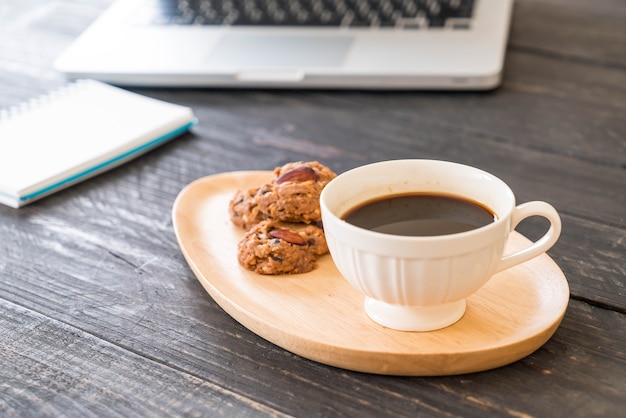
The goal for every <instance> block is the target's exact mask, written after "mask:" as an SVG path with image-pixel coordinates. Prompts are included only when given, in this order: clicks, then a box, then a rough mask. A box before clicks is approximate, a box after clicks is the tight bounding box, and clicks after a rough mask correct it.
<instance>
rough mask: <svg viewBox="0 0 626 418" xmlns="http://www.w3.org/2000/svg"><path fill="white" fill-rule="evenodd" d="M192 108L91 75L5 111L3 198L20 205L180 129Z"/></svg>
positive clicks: (1, 119) (0, 149) (190, 120)
mask: <svg viewBox="0 0 626 418" xmlns="http://www.w3.org/2000/svg"><path fill="white" fill-rule="evenodd" d="M194 123H195V117H194V115H193V112H192V110H191V109H190V108H188V107H185V106H180V105H176V104H172V103H168V102H164V101H161V100H157V99H153V98H149V97H146V96H142V95H140V94H136V93H133V92H130V91H127V90H123V89H120V88H117V87H113V86H111V85H108V84H104V83H101V82H98V81H94V80H79V81H77V82H75V83H72V84H71V85H69V86H67V87H66V88H64V89H62V90H59V91H54V92H51V93H50V94H48V95H46V96H44V97H41V98H38V99H36V100H33V101H31V102H30V103H27V104H23V105H22V106H20V107H17V108H13V109H11V110H9V111H2V113H1V114H0V203H3V204H5V205H8V206H11V207H15V208H17V207H20V206H23V205H25V204H27V203H30V202H32V201H34V200H37V199H40V198H41V197H43V196H46V195H48V194H50V193H53V192H56V191H58V190H60V189H63V188H65V187H68V186H70V185H72V184H74V183H77V182H79V181H82V180H84V179H86V178H89V177H91V176H93V175H95V174H98V173H101V172H103V171H105V170H108V169H110V168H112V167H115V166H117V165H119V164H121V163H123V162H125V161H128V160H129V159H131V158H134V157H136V156H138V155H140V154H142V153H144V152H146V151H148V150H149V149H151V148H153V147H155V146H157V145H159V144H161V143H163V142H165V141H167V140H169V139H172V138H173V137H175V136H177V135H180V134H181V133H183V132H185V131H187V130H188V129H189V128H190V127H191V126H193V124H194Z"/></svg>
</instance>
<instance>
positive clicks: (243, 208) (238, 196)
mask: <svg viewBox="0 0 626 418" xmlns="http://www.w3.org/2000/svg"><path fill="white" fill-rule="evenodd" d="M258 190H259V188H258V187H257V188H252V189H247V190H238V191H237V193H235V195H234V196H233V198H232V199H231V200H230V203H229V205H228V212H229V214H230V220H231V221H232V222H233V223H234V224H235V225H237V226H239V227H241V228H243V229H249V228H251V227H252V226H253V225H256V224H257V223H259V222H261V221H262V220H264V219H266V218H267V216H265V214H263V213H262V212H261V211H260V210H259V206H258V205H257V202H256V198H255V196H256V193H257V191H258Z"/></svg>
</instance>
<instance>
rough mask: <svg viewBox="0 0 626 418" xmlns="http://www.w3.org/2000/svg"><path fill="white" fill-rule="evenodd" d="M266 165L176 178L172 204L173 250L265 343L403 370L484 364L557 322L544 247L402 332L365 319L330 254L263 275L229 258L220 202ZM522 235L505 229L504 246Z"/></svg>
mask: <svg viewBox="0 0 626 418" xmlns="http://www.w3.org/2000/svg"><path fill="white" fill-rule="evenodd" d="M271 176H272V173H271V172H269V171H245V172H232V173H223V174H218V175H214V176H209V177H205V178H202V179H199V180H197V181H195V182H193V183H191V184H189V185H188V186H187V187H185V188H184V189H183V190H182V191H181V193H180V194H179V196H178V197H177V199H176V202H175V203H174V207H173V221H174V229H175V232H176V236H177V238H178V242H179V244H180V248H181V250H182V253H183V254H184V256H185V258H186V260H187V262H188V263H189V266H190V267H191V269H192V270H193V272H194V273H195V275H196V276H197V278H198V280H199V281H200V283H202V286H204V288H205V289H206V291H207V292H208V293H209V295H211V297H212V298H213V299H214V300H215V301H216V302H217V303H218V304H219V305H220V306H221V307H222V308H223V309H224V310H225V311H226V312H228V313H229V314H230V315H231V316H232V317H233V318H235V319H236V320H237V321H239V322H240V323H241V324H243V325H244V326H245V327H247V328H248V329H249V330H251V331H252V332H254V333H256V334H258V335H259V336H261V337H263V338H265V339H267V340H268V341H271V342H272V343H274V344H276V345H278V346H280V347H282V348H284V349H286V350H289V351H291V352H293V353H296V354H299V355H301V356H303V357H306V358H308V359H311V360H314V361H318V362H321V363H324V364H328V365H331V366H336V367H340V368H345V369H349V370H355V371H361V372H368V373H379V374H389V375H407V376H433V375H451V374H461V373H469V372H477V371H482V370H487V369H491V368H495V367H499V366H503V365H505V364H509V363H512V362H514V361H516V360H519V359H521V358H523V357H525V356H527V355H529V354H530V353H532V352H533V351H535V350H536V349H538V348H539V347H541V346H542V345H543V344H544V343H545V342H546V341H547V340H548V339H549V338H550V337H551V336H552V334H553V333H554V332H555V331H556V329H557V327H558V326H559V324H560V322H561V320H562V318H563V315H564V314H565V310H566V308H567V304H568V300H569V287H568V284H567V280H566V279H565V276H564V275H563V272H562V271H561V270H560V269H559V267H558V266H557V265H556V264H555V263H554V261H553V260H552V259H551V258H550V257H549V256H548V255H546V254H543V255H541V256H539V257H537V258H535V259H533V260H531V261H529V262H526V263H524V264H521V265H519V266H516V267H514V268H511V269H509V270H506V271H504V272H501V273H499V274H497V275H495V276H494V277H493V278H492V279H491V280H490V281H489V282H488V283H487V284H486V285H485V286H484V287H483V288H482V289H481V290H480V291H478V292H477V293H475V294H474V295H472V296H471V297H470V298H469V299H468V300H467V312H466V313H465V315H464V317H463V318H462V319H461V320H460V321H459V322H457V323H455V324H454V325H452V326H450V327H447V328H444V329H441V330H437V331H430V332H403V331H395V330H392V329H388V328H385V327H382V326H380V325H378V324H376V323H374V322H373V321H371V320H370V319H369V318H368V317H367V315H366V314H365V311H364V310H363V300H364V296H363V295H362V294H361V293H359V292H358V291H357V290H356V289H354V288H353V287H352V286H351V285H350V284H349V283H348V282H347V281H346V280H344V279H343V277H342V276H341V275H340V274H339V272H338V271H337V269H336V268H335V265H334V264H333V261H332V259H331V257H330V255H327V256H324V257H322V258H321V259H320V262H319V268H318V269H316V270H314V271H312V272H310V273H306V274H300V275H286V276H262V275H259V274H255V273H252V272H250V271H248V270H245V269H243V268H242V267H241V266H240V265H239V264H238V262H237V242H238V241H239V239H240V237H241V236H242V235H243V232H244V231H243V230H242V229H240V228H238V227H236V226H234V225H233V224H232V223H231V222H230V220H229V215H228V203H229V201H230V199H231V197H232V196H233V195H234V193H235V191H237V190H238V189H244V188H249V187H257V186H260V185H262V184H263V183H265V182H266V181H267V180H269V179H270V178H271ZM527 244H528V240H527V239H526V238H524V237H523V236H522V235H520V234H518V233H516V232H513V233H512V234H511V238H510V240H509V246H508V251H513V250H515V249H517V248H520V247H523V246H525V245H527Z"/></svg>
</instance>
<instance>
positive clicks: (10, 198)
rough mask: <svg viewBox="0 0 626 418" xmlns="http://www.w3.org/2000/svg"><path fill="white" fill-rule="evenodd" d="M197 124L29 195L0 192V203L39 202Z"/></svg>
mask: <svg viewBox="0 0 626 418" xmlns="http://www.w3.org/2000/svg"><path fill="white" fill-rule="evenodd" d="M197 123H198V120H197V118H193V119H192V120H191V121H190V122H188V123H186V124H184V125H182V126H180V127H178V128H176V129H174V130H172V131H170V132H168V133H166V134H164V135H161V136H159V137H157V138H155V139H153V140H151V141H148V142H145V143H144V144H142V145H140V146H138V147H135V148H133V149H131V150H128V151H126V152H123V153H121V154H119V155H117V156H115V157H113V158H110V159H108V160H105V161H102V162H100V163H98V164H96V165H94V166H92V167H90V168H88V169H86V170H83V171H80V172H78V173H75V174H73V175H71V176H69V177H67V178H65V179H63V180H60V181H58V182H55V183H53V184H50V185H47V186H45V187H42V188H41V189H39V190H37V191H34V192H31V193H29V194H26V195H24V196H14V195H9V194H7V193H3V192H0V197H1V198H0V202H2V203H5V204H7V205H9V206H11V207H14V208H19V207H22V206H25V205H27V204H29V203H32V202H34V201H35V200H39V199H41V198H43V197H45V196H48V195H50V194H53V193H55V192H58V191H60V190H62V189H65V188H67V187H69V186H72V185H74V184H76V183H79V182H82V181H84V180H87V179H89V178H91V177H93V176H95V175H97V174H101V173H103V172H105V171H108V170H110V169H113V168H115V167H117V166H119V165H121V164H123V163H125V162H127V161H130V160H132V159H134V158H136V157H139V156H140V155H142V154H144V153H146V152H148V151H150V150H152V149H154V148H156V147H158V146H159V145H161V144H164V143H165V142H168V141H170V140H172V139H174V138H176V137H177V136H180V135H182V134H184V133H185V132H187V131H189V129H191V128H192V127H193V126H194V125H196V124H197Z"/></svg>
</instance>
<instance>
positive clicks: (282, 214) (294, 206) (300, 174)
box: [255, 161, 336, 223]
mask: <svg viewBox="0 0 626 418" xmlns="http://www.w3.org/2000/svg"><path fill="white" fill-rule="evenodd" d="M274 176H275V178H274V180H273V181H272V182H270V183H268V184H266V185H264V186H261V187H260V188H259V190H258V191H257V193H256V197H255V200H256V203H257V205H258V208H259V210H260V211H261V212H262V213H264V214H265V215H266V216H267V217H268V218H271V219H277V220H280V221H285V222H304V223H315V222H320V221H321V220H322V214H321V210H320V203H319V198H320V193H321V192H322V189H323V188H324V187H325V186H326V184H328V182H330V181H331V180H332V179H333V178H335V177H336V174H335V173H334V172H333V171H332V170H331V169H329V168H328V167H326V166H324V165H322V164H320V163H319V162H317V161H312V162H302V161H299V162H293V163H288V164H285V165H284V166H282V167H277V168H276V169H275V170H274Z"/></svg>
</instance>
